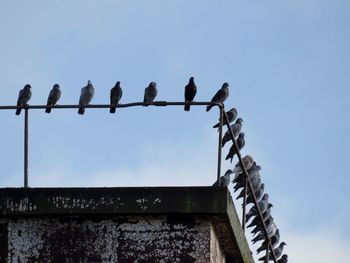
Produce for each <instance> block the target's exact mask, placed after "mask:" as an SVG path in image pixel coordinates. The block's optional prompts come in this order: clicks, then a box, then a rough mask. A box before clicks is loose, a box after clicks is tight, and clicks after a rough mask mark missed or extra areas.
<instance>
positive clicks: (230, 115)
mask: <svg viewBox="0 0 350 263" xmlns="http://www.w3.org/2000/svg"><path fill="white" fill-rule="evenodd" d="M226 115H227V118H228V124H230V123H232V122H233V121H234V120H235V119H236V118H237V110H236V108H232V109H230V110H229V111H226ZM223 124H227V122H226V119H225V118H224V122H223ZM219 127H220V121H219V122H218V123H217V124H215V125H214V126H213V128H219Z"/></svg>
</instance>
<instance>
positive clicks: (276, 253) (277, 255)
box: [259, 242, 287, 262]
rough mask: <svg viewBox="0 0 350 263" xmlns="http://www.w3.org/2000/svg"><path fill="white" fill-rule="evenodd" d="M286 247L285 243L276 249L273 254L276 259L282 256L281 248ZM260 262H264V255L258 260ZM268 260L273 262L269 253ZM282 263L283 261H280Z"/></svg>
mask: <svg viewBox="0 0 350 263" xmlns="http://www.w3.org/2000/svg"><path fill="white" fill-rule="evenodd" d="M285 245H287V244H286V243H284V242H282V243H281V244H280V245H279V246H278V247H276V248H275V249H274V250H273V252H274V253H275V256H276V258H279V257H280V256H281V255H282V252H283V247H284V246H285ZM259 260H260V261H266V255H265V256H263V257H261V258H259ZM269 260H270V261H273V258H272V254H271V252H270V253H269ZM282 262H283V261H282Z"/></svg>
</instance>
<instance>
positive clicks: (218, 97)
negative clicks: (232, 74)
mask: <svg viewBox="0 0 350 263" xmlns="http://www.w3.org/2000/svg"><path fill="white" fill-rule="evenodd" d="M228 87H229V85H228V83H227V82H225V83H224V84H222V87H221V89H219V90H218V91H217V92H216V94H215V95H214V97H213V98H212V99H211V102H218V103H224V101H225V100H226V99H227V97H228V95H229V91H228ZM212 107H213V106H212V105H208V106H207V111H210V109H211V108H212Z"/></svg>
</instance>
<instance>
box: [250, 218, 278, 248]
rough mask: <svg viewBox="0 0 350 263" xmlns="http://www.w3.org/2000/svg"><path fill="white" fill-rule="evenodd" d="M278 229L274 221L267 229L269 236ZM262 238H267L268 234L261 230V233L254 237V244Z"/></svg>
mask: <svg viewBox="0 0 350 263" xmlns="http://www.w3.org/2000/svg"><path fill="white" fill-rule="evenodd" d="M276 231H277V226H276V224H275V223H272V225H271V226H270V228H268V229H266V232H267V237H268V238H271V237H272V236H273V235H274V234H275V233H276ZM260 240H266V236H265V233H264V232H260V233H259V235H257V236H256V237H254V238H253V239H252V242H253V244H255V243H256V242H258V241H260Z"/></svg>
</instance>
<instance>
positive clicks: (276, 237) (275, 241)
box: [256, 229, 280, 254]
mask: <svg viewBox="0 0 350 263" xmlns="http://www.w3.org/2000/svg"><path fill="white" fill-rule="evenodd" d="M270 240H271V246H272V247H273V248H274V247H275V246H276V245H277V244H278V242H280V230H279V229H277V230H276V233H275V234H274V235H273V236H272V237H271V238H270ZM266 248H267V243H266V240H265V241H264V242H263V243H262V244H261V246H260V247H259V248H258V249H257V250H256V251H257V252H258V254H259V253H260V252H261V251H265V250H266Z"/></svg>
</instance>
